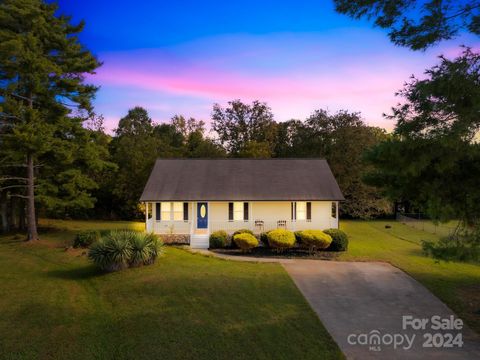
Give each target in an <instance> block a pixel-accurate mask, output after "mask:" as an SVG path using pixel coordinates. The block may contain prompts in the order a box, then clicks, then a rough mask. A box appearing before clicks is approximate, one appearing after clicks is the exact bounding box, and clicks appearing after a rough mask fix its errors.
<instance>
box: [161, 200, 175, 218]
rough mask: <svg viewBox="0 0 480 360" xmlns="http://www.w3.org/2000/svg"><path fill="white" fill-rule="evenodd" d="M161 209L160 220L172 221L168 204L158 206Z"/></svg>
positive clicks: (163, 203)
mask: <svg viewBox="0 0 480 360" xmlns="http://www.w3.org/2000/svg"><path fill="white" fill-rule="evenodd" d="M160 208H161V219H162V220H163V221H170V220H172V219H171V217H170V211H171V209H170V208H171V205H170V203H169V202H162V203H161V205H160Z"/></svg>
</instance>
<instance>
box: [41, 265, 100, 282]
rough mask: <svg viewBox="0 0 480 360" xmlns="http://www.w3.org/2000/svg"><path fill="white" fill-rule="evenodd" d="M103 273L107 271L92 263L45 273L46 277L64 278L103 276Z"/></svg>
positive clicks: (75, 278) (78, 278) (81, 278)
mask: <svg viewBox="0 0 480 360" xmlns="http://www.w3.org/2000/svg"><path fill="white" fill-rule="evenodd" d="M105 274H107V273H106V272H104V271H101V270H99V269H98V268H97V267H95V266H94V265H89V266H85V267H78V268H74V269H62V270H52V271H48V272H47V273H46V275H47V276H48V277H52V278H57V279H64V280H86V279H91V278H95V277H100V276H104V275H105Z"/></svg>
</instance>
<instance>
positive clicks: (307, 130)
mask: <svg viewBox="0 0 480 360" xmlns="http://www.w3.org/2000/svg"><path fill="white" fill-rule="evenodd" d="M302 132H303V135H302V136H304V139H305V140H304V144H302V145H301V149H302V151H303V152H304V156H320V157H324V158H325V159H327V161H328V162H329V164H330V167H331V169H332V172H333V174H334V175H335V177H336V179H337V181H338V184H339V186H340V189H341V190H342V192H343V194H344V196H345V202H344V203H343V204H342V207H341V211H342V213H343V214H345V215H348V216H351V217H354V218H371V217H377V216H382V215H385V214H388V213H390V212H391V204H390V202H388V201H387V200H386V199H385V198H384V197H383V196H382V195H381V193H380V191H379V190H378V189H376V188H375V187H372V186H369V185H367V184H365V183H364V182H363V180H362V178H363V176H364V173H365V172H366V170H367V169H368V166H367V164H366V163H365V162H364V160H363V153H364V152H365V151H366V150H368V149H369V148H371V147H373V146H374V145H376V144H378V143H379V142H380V141H381V140H383V139H385V138H386V134H385V131H384V130H383V129H380V128H377V127H370V126H367V125H365V123H364V122H363V121H362V119H361V118H360V115H359V114H358V113H349V112H347V111H339V112H337V113H336V114H333V115H330V114H329V113H327V112H326V111H324V110H317V111H315V112H314V113H313V114H312V115H311V116H310V117H309V118H308V119H307V120H306V121H305V127H304V128H303V130H302Z"/></svg>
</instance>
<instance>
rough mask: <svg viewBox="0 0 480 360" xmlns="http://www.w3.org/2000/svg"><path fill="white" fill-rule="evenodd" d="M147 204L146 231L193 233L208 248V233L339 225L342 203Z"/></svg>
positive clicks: (193, 240)
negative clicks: (339, 206)
mask: <svg viewBox="0 0 480 360" xmlns="http://www.w3.org/2000/svg"><path fill="white" fill-rule="evenodd" d="M145 206H146V211H145V213H146V231H148V232H153V233H155V234H160V235H175V234H178V235H189V237H190V245H191V246H192V247H193V246H200V245H201V246H200V247H208V236H209V235H210V234H211V233H212V232H214V231H218V230H224V231H226V232H227V233H229V234H232V233H234V232H235V231H237V230H240V229H249V230H251V231H253V233H255V234H261V233H262V232H266V231H270V230H273V229H277V228H283V229H288V230H292V231H297V230H307V229H327V228H337V227H338V202H331V201H312V202H303V201H253V202H248V201H234V202H228V201H190V202H146V203H145ZM200 243H201V244H200Z"/></svg>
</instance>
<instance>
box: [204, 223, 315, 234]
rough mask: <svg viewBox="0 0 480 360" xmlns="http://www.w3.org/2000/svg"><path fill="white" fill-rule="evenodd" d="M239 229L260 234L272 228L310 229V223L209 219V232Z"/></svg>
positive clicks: (228, 231) (230, 231)
mask: <svg viewBox="0 0 480 360" xmlns="http://www.w3.org/2000/svg"><path fill="white" fill-rule="evenodd" d="M240 229H249V230H252V231H253V232H254V233H255V234H260V233H262V232H265V231H270V230H274V229H287V230H292V231H296V230H308V229H312V223H311V222H310V221H306V220H298V221H291V220H269V221H265V220H249V221H210V232H213V231H217V230H224V231H226V232H227V233H233V232H235V231H237V230H240Z"/></svg>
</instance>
